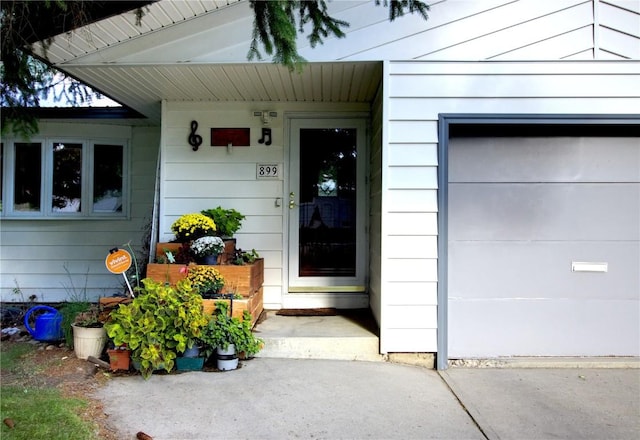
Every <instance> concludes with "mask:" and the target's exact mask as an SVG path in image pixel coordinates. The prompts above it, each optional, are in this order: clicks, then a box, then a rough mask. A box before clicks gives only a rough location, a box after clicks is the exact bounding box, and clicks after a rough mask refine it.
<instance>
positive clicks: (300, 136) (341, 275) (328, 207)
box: [287, 118, 368, 307]
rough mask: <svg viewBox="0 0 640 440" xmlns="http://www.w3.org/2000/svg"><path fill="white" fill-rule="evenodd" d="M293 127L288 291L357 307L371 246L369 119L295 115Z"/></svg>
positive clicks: (325, 303) (361, 294)
mask: <svg viewBox="0 0 640 440" xmlns="http://www.w3.org/2000/svg"><path fill="white" fill-rule="evenodd" d="M289 127H290V133H289V147H290V150H289V163H290V169H289V179H288V182H289V191H288V195H289V200H288V201H287V202H288V205H287V206H288V209H287V211H288V213H289V240H288V242H289V247H288V255H289V267H288V274H289V276H288V285H289V293H290V294H294V295H295V294H301V295H307V298H309V297H310V296H312V295H313V294H315V295H316V298H317V297H318V295H320V296H322V297H323V298H324V304H320V303H318V302H316V303H315V304H316V306H319V305H324V306H336V307H359V306H360V305H362V302H363V301H362V299H363V296H366V292H365V291H366V289H365V269H366V252H367V248H368V247H367V244H366V234H365V221H366V218H365V216H366V209H365V206H366V205H365V200H366V199H365V196H366V191H365V140H366V120H364V119H320V118H314V119H297V118H296V119H291V121H290V124H289ZM338 297H339V298H340V299H339V300H338V299H337V298H338ZM350 297H351V298H352V300H350V299H349V298H350ZM332 298H333V300H332ZM309 305H310V306H311V303H309Z"/></svg>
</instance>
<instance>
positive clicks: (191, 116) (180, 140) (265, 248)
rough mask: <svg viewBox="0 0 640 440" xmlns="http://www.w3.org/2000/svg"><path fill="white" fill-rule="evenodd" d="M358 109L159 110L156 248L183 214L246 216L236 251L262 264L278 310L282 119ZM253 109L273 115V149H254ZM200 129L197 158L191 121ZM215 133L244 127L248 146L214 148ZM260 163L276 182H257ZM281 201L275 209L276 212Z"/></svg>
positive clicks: (257, 124)
mask: <svg viewBox="0 0 640 440" xmlns="http://www.w3.org/2000/svg"><path fill="white" fill-rule="evenodd" d="M368 108H369V107H368V105H362V104H348V105H344V104H319V105H317V104H313V103H312V104H306V103H299V104H296V103H273V102H264V103H258V102H254V103H240V102H236V103H233V102H229V103H219V102H174V101H168V102H165V103H164V104H163V114H164V117H163V121H164V122H163V139H164V140H163V145H162V158H163V161H162V171H161V176H162V184H161V200H160V206H161V210H160V228H159V232H160V241H170V240H172V239H173V238H174V236H173V234H172V233H171V224H172V223H173V222H174V221H175V220H176V219H178V217H180V216H181V215H183V214H187V213H190V212H200V211H202V210H204V209H209V208H215V207H216V206H222V207H223V208H233V209H236V210H238V211H239V212H241V213H242V214H244V215H245V216H246V219H245V220H244V221H243V222H242V228H241V229H240V230H239V231H238V232H237V233H236V234H235V238H236V240H237V244H236V245H237V247H238V248H241V249H243V250H251V249H255V250H256V251H257V252H258V254H259V255H260V256H261V257H263V258H264V259H265V269H264V270H265V274H264V278H265V281H264V305H265V308H267V309H268V308H280V307H282V301H283V293H284V287H283V286H284V285H285V284H284V276H285V270H284V267H285V266H284V265H285V264H286V263H285V262H284V258H285V247H284V244H285V242H286V240H287V239H288V237H287V234H285V232H284V231H285V229H284V225H285V221H286V219H285V218H284V214H285V212H284V210H285V209H287V202H288V195H286V194H285V189H284V188H285V186H284V183H285V179H286V178H287V175H288V164H287V163H286V156H287V154H288V153H286V149H285V147H284V145H285V139H284V132H283V127H284V118H285V115H286V114H287V112H296V113H302V112H314V114H315V113H317V112H324V113H326V114H328V115H331V112H345V111H347V112H348V111H358V112H361V111H366V110H368ZM257 110H260V111H262V110H269V111H275V112H277V114H278V116H277V117H275V118H272V119H271V123H270V125H269V128H271V130H272V139H273V143H272V144H271V145H265V144H260V143H258V139H259V138H260V135H261V129H262V127H263V124H262V122H261V120H260V118H259V117H256V116H253V112H254V111H257ZM193 120H196V121H197V122H198V124H199V128H198V134H200V135H201V136H202V138H203V142H202V145H201V146H200V148H199V149H198V151H193V150H192V149H191V147H190V146H189V144H188V143H187V137H188V135H189V133H190V127H191V121H193ZM212 127H220V128H233V127H235V128H249V129H250V143H251V145H249V146H234V147H233V149H232V150H231V151H228V150H227V148H226V147H212V146H210V145H211V133H210V130H211V128H212ZM259 163H269V164H278V165H280V166H281V177H280V178H279V179H269V180H258V179H257V178H256V165H257V164H259ZM276 200H279V203H280V206H277V205H276Z"/></svg>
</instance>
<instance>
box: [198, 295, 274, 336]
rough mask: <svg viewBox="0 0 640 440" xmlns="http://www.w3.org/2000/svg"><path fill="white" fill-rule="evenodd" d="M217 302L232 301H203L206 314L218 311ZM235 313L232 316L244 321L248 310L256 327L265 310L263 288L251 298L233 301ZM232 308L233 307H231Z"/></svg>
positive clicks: (252, 323) (225, 300) (252, 324)
mask: <svg viewBox="0 0 640 440" xmlns="http://www.w3.org/2000/svg"><path fill="white" fill-rule="evenodd" d="M217 301H224V302H226V303H229V302H230V301H231V300H228V299H203V300H202V306H203V308H204V312H205V314H207V315H211V314H213V311H214V310H215V309H216V306H215V303H216V302H217ZM232 306H233V311H232V314H231V316H235V317H236V318H240V319H242V315H243V314H244V311H245V310H248V311H249V313H251V326H252V327H253V326H254V325H256V321H257V320H258V318H259V317H260V314H261V313H262V311H263V310H264V306H263V292H262V287H261V288H260V289H258V291H257V292H255V293H254V294H253V295H251V296H249V297H245V298H242V299H234V300H233V305H232ZM230 308H231V305H230Z"/></svg>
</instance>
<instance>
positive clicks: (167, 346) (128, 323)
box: [105, 278, 208, 379]
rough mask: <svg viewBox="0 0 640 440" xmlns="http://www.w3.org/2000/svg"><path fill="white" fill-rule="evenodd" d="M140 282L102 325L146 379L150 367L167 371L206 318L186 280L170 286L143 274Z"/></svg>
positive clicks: (199, 332) (198, 331) (204, 325)
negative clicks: (134, 293)
mask: <svg viewBox="0 0 640 440" xmlns="http://www.w3.org/2000/svg"><path fill="white" fill-rule="evenodd" d="M142 284H143V287H142V288H140V289H136V290H137V296H136V297H135V298H134V299H133V301H131V303H129V304H121V305H120V306H119V307H118V308H117V309H115V310H113V311H112V312H111V314H110V321H109V322H108V323H107V324H105V328H106V330H107V335H108V336H109V337H110V338H111V339H112V340H113V343H114V345H116V346H119V345H124V344H127V346H128V347H129V349H130V350H131V359H132V360H133V361H134V362H139V363H140V372H141V373H142V376H143V377H144V378H145V379H148V378H149V377H151V375H152V374H153V371H154V370H158V369H162V368H164V369H165V370H166V371H167V372H169V371H171V370H172V369H173V366H174V359H175V358H176V357H177V355H178V353H182V352H184V351H185V350H186V349H187V347H189V346H190V345H191V344H193V341H195V340H197V339H198V338H199V337H200V336H201V334H202V330H203V329H204V328H205V327H206V325H207V322H208V319H207V317H206V316H205V314H204V312H203V309H202V297H201V296H200V295H199V294H198V293H197V292H196V291H195V290H194V289H193V287H192V285H191V282H190V281H188V280H180V281H178V283H177V284H176V286H175V287H172V286H167V285H164V284H163V283H158V282H156V281H153V280H152V279H150V278H145V279H144V280H142Z"/></svg>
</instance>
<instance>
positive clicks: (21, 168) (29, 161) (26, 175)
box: [13, 143, 42, 212]
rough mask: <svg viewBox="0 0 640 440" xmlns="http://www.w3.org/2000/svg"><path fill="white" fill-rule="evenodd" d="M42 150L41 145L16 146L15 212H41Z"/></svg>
mask: <svg viewBox="0 0 640 440" xmlns="http://www.w3.org/2000/svg"><path fill="white" fill-rule="evenodd" d="M41 148H42V147H41V145H40V144H39V143H16V144H15V152H16V154H15V168H14V169H15V183H14V190H13V210H14V211H17V212H36V211H40V188H41V182H42V153H41Z"/></svg>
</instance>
